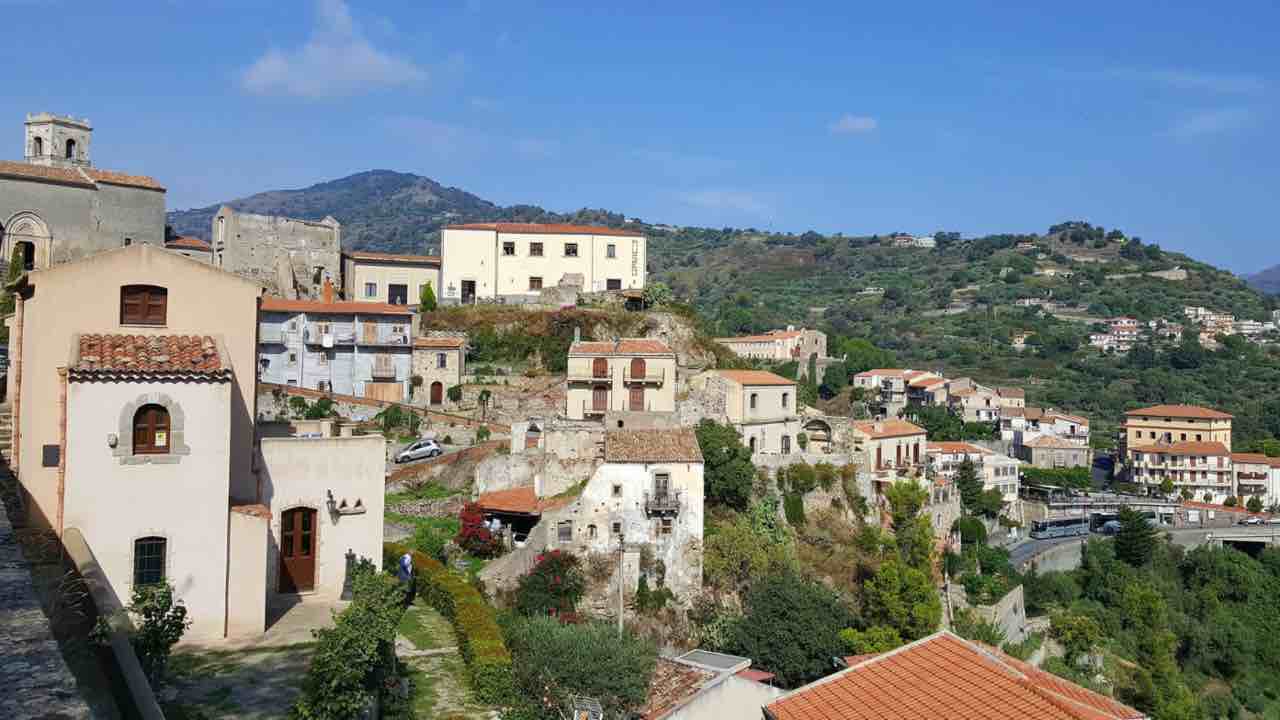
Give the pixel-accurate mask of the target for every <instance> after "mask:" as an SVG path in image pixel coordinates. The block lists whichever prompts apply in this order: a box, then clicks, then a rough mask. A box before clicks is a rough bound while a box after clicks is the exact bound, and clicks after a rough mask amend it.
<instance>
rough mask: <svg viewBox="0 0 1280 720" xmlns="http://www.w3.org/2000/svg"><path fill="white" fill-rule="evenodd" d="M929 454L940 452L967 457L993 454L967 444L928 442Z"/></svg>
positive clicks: (942, 441)
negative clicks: (962, 454) (961, 454)
mask: <svg viewBox="0 0 1280 720" xmlns="http://www.w3.org/2000/svg"><path fill="white" fill-rule="evenodd" d="M929 452H940V453H946V454H949V455H958V454H960V453H965V454H967V455H994V454H995V452H994V451H992V450H988V449H986V448H984V447H979V446H977V445H974V444H972V443H967V442H950V441H946V440H941V441H930V442H929Z"/></svg>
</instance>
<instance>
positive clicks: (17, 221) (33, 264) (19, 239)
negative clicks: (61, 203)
mask: <svg viewBox="0 0 1280 720" xmlns="http://www.w3.org/2000/svg"><path fill="white" fill-rule="evenodd" d="M50 242H51V240H50V237H49V226H48V225H46V224H45V222H44V220H43V219H42V218H41V217H40V216H39V215H36V214H35V213H32V212H20V213H18V214H16V215H14V216H13V217H11V218H9V221H8V222H7V223H3V224H0V252H2V253H3V257H0V263H2V264H3V267H5V268H7V267H8V266H9V261H10V260H12V259H13V255H14V252H15V251H17V252H18V253H19V260H20V261H21V263H22V268H23V270H24V271H29V270H42V269H44V268H47V267H49V249H50Z"/></svg>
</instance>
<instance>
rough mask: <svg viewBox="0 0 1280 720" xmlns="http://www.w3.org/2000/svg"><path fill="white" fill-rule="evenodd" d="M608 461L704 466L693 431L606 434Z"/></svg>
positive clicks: (690, 429) (682, 429)
mask: <svg viewBox="0 0 1280 720" xmlns="http://www.w3.org/2000/svg"><path fill="white" fill-rule="evenodd" d="M604 461H605V462H613V463H655V462H659V463H660V462H666V463H700V462H702V448H701V447H700V446H699V445H698V436H697V435H696V434H695V433H694V432H693V428H675V429H672V430H614V431H611V432H606V433H605V434H604Z"/></svg>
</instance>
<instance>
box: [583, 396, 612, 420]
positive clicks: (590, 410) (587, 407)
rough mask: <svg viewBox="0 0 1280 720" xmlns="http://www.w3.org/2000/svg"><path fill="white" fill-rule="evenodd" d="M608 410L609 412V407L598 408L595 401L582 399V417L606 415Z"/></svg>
mask: <svg viewBox="0 0 1280 720" xmlns="http://www.w3.org/2000/svg"><path fill="white" fill-rule="evenodd" d="M607 412H609V408H608V407H602V408H597V407H596V406H595V403H592V402H588V401H586V400H583V401H582V417H590V416H596V415H604V414H605V413H607Z"/></svg>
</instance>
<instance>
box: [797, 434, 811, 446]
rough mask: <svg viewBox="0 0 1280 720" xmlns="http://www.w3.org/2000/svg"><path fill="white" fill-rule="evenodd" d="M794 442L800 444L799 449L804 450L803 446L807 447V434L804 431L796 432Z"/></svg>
mask: <svg viewBox="0 0 1280 720" xmlns="http://www.w3.org/2000/svg"><path fill="white" fill-rule="evenodd" d="M796 444H797V445H799V446H800V449H801V450H804V449H805V448H807V447H809V436H808V434H806V433H804V432H799V433H796Z"/></svg>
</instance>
